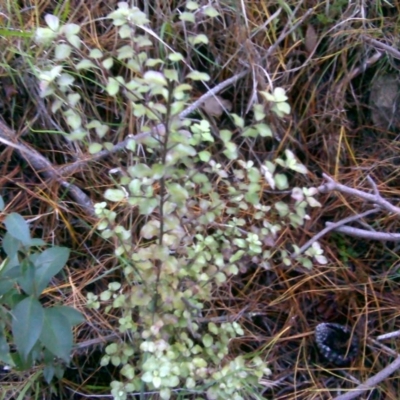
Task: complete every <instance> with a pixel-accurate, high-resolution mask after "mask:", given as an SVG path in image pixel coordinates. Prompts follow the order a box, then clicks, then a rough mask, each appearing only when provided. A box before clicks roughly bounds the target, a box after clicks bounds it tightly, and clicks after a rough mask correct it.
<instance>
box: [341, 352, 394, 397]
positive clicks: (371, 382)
mask: <svg viewBox="0 0 400 400" xmlns="http://www.w3.org/2000/svg"><path fill="white" fill-rule="evenodd" d="M399 368H400V356H399V357H397V358H396V359H395V360H394V361H393V362H392V363H391V364H389V365H388V366H387V367H386V368H384V369H382V370H381V371H379V372H378V373H377V374H376V375H374V376H372V377H371V378H369V379H367V380H366V381H365V382H364V383H362V384H361V385H358V386H357V387H356V388H355V389H354V390H351V391H349V392H347V393H345V394H342V395H340V396H337V397H335V398H334V400H352V399H355V398H357V397H358V396H361V395H362V394H364V393H365V391H366V390H371V389H373V388H374V387H375V386H376V385H378V384H379V383H381V382H382V381H383V380H385V379H386V378H387V377H389V376H390V375H392V374H393V373H394V372H396V371H397V370H398V369H399Z"/></svg>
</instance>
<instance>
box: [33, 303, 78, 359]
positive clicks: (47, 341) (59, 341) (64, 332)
mask: <svg viewBox="0 0 400 400" xmlns="http://www.w3.org/2000/svg"><path fill="white" fill-rule="evenodd" d="M44 325H45V327H46V329H43V330H42V333H41V335H40V342H41V343H42V344H43V346H45V347H46V349H48V350H49V351H51V352H52V353H53V354H54V355H55V356H57V357H60V358H61V359H63V360H64V361H66V362H68V361H69V358H70V353H71V349H72V339H73V338H72V330H71V324H70V321H69V319H68V318H65V316H64V314H63V313H62V312H60V311H59V310H58V309H55V308H46V309H45V310H44Z"/></svg>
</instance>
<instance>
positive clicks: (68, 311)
mask: <svg viewBox="0 0 400 400" xmlns="http://www.w3.org/2000/svg"><path fill="white" fill-rule="evenodd" d="M53 310H57V312H59V313H60V314H62V315H64V317H65V318H67V319H68V321H69V324H70V325H71V326H75V325H79V324H81V323H82V322H85V317H84V316H83V314H82V313H80V312H79V311H78V310H75V308H72V307H68V306H56V307H53Z"/></svg>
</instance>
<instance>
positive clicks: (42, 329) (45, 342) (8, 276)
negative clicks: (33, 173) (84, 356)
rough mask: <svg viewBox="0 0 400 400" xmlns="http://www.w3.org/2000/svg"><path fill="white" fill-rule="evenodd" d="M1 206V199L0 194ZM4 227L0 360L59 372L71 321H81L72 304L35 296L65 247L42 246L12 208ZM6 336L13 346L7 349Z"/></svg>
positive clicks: (48, 375)
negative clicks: (50, 303) (50, 302)
mask: <svg viewBox="0 0 400 400" xmlns="http://www.w3.org/2000/svg"><path fill="white" fill-rule="evenodd" d="M0 211H1V212H3V213H4V202H3V200H2V199H1V197H0ZM4 226H5V228H6V230H7V233H6V234H5V235H4V237H3V240H2V248H3V251H4V253H5V254H6V258H5V259H4V260H3V261H2V262H1V265H0V361H2V362H4V363H7V364H9V365H11V366H13V367H16V368H17V369H28V368H30V367H32V366H33V365H35V363H38V362H40V363H44V370H43V373H44V377H45V379H46V380H47V381H48V382H50V381H51V379H52V378H53V376H54V375H56V376H57V377H62V375H63V370H64V366H65V365H66V364H67V363H68V362H69V360H70V352H71V349H72V344H73V336H72V327H73V326H74V325H77V324H79V323H81V322H83V317H82V315H81V313H80V312H78V311H77V310H75V309H73V308H71V307H67V306H63V305H60V306H53V307H44V306H43V305H42V303H41V302H40V297H41V295H42V292H43V291H44V289H46V288H47V287H48V285H49V283H50V281H51V279H52V278H53V277H54V276H55V275H56V274H58V273H59V272H60V271H61V270H62V268H63V267H64V266H65V264H66V262H67V260H68V257H69V249H67V248H65V247H58V246H53V247H49V248H47V249H44V247H45V246H46V243H45V242H44V241H43V240H42V239H35V238H32V237H31V235H30V232H29V226H28V223H27V222H26V221H25V219H24V218H23V217H22V216H21V215H20V214H17V213H10V214H8V215H6V217H5V218H4ZM8 333H11V338H10V341H11V342H12V343H13V345H14V347H15V350H16V351H15V352H11V351H10V346H9V340H8Z"/></svg>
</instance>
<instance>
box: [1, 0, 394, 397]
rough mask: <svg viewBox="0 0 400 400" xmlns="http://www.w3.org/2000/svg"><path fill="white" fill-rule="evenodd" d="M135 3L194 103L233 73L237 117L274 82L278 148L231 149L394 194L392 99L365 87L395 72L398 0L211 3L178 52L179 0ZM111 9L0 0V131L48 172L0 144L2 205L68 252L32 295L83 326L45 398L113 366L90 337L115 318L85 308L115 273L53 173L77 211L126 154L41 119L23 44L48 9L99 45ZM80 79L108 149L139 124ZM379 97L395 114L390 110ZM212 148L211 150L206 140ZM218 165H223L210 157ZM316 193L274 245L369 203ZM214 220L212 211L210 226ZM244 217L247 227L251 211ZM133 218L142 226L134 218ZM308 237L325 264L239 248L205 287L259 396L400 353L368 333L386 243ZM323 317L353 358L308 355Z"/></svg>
mask: <svg viewBox="0 0 400 400" xmlns="http://www.w3.org/2000/svg"><path fill="white" fill-rule="evenodd" d="M137 3H138V4H137V5H138V6H139V7H140V8H141V9H143V10H144V11H145V12H146V13H148V15H149V16H150V19H151V20H152V26H153V27H154V29H155V30H156V31H157V34H158V35H159V36H160V37H161V38H162V39H163V41H164V43H160V44H159V47H158V48H156V49H155V51H156V52H159V55H158V56H159V57H162V55H163V46H165V45H170V46H172V47H174V48H176V49H177V50H179V51H180V52H182V53H183V54H185V55H186V57H187V60H189V61H190V63H191V65H192V66H193V67H195V68H197V69H198V70H200V71H204V72H207V73H208V74H209V75H210V76H211V78H212V80H211V81H210V82H208V87H206V86H205V85H198V86H197V87H196V90H195V93H194V98H193V101H194V100H196V98H198V97H200V96H201V95H202V94H204V93H205V92H207V91H208V90H209V88H212V87H214V86H216V85H217V84H219V83H220V82H222V81H224V80H226V79H228V78H230V77H232V76H234V75H238V74H241V78H240V79H238V80H237V81H236V82H234V83H233V84H232V85H230V86H228V87H227V88H226V89H225V90H224V91H222V92H221V93H219V96H221V98H222V99H225V100H227V101H229V102H230V104H231V106H232V111H233V112H235V113H236V114H238V115H241V116H243V117H244V118H246V115H247V113H248V111H249V109H250V106H251V104H252V101H253V99H254V96H256V95H257V93H256V91H255V90H256V88H257V90H268V89H270V88H271V84H273V85H274V87H275V86H279V87H284V88H285V89H286V90H287V92H288V93H289V97H290V101H289V103H290V104H291V106H292V113H291V115H290V116H288V117H286V118H285V119H284V120H282V119H278V118H276V117H274V116H271V119H270V120H269V121H268V123H269V124H270V126H271V127H272V128H273V131H274V133H275V135H276V136H277V137H279V138H280V139H279V145H278V146H276V145H274V144H273V143H272V141H269V140H268V139H264V140H260V139H258V140H257V141H256V142H254V141H249V140H247V139H243V138H238V139H237V145H238V146H239V147H240V152H241V156H242V158H243V160H254V161H259V160H261V161H264V160H265V159H271V158H273V157H275V155H277V154H279V153H280V152H281V150H283V149H286V148H289V149H291V150H292V151H293V152H294V153H295V154H296V155H297V157H299V159H300V160H301V161H302V162H303V163H304V165H306V166H307V168H308V169H309V171H310V172H309V174H308V175H307V177H306V178H304V180H303V181H302V182H299V183H298V185H300V186H309V187H311V186H319V185H321V184H322V183H323V177H322V174H323V173H326V174H328V175H329V176H332V177H333V178H334V179H335V180H336V181H337V182H340V183H342V184H344V185H346V186H348V187H351V188H355V189H359V190H363V191H369V190H370V189H371V186H370V184H369V182H368V180H367V176H370V177H371V178H372V180H373V181H374V182H375V184H376V186H377V188H378V190H379V193H380V194H381V195H382V196H383V197H384V198H386V199H387V200H389V201H391V202H392V203H393V204H397V202H398V198H399V196H400V193H399V187H400V185H399V183H400V180H399V179H400V172H399V168H398V164H399V150H400V149H399V143H400V142H399V140H398V138H397V135H398V133H399V125H400V124H399V123H398V111H399V103H398V97H399V95H398V90H396V91H395V92H396V93H395V94H394V95H393V101H392V103H390V104H389V105H388V104H386V103H387V102H386V103H385V99H386V97H387V96H386V93H387V91H386V89H385V88H383V89H382V87H377V86H376V85H377V84H376V83H375V86H374V90H371V88H372V87H373V85H374V82H376V80H377V79H381V80H380V81H378V83H379V84H381V85H383V84H384V83H385V82H387V79H386V80H385V79H383V80H382V78H379V77H382V76H386V75H387V74H390V76H391V77H395V80H397V79H398V78H399V73H398V66H399V65H400V64H399V61H398V58H399V57H398V55H397V53H396V47H397V44H398V43H397V42H396V40H397V39H396V38H397V37H398V36H399V27H400V22H399V17H398V16H399V15H400V3H399V2H398V1H397V0H391V1H379V0H376V1H369V2H364V1H354V2H347V1H341V0H336V1H325V2H320V1H315V0H305V1H292V0H288V1H286V2H285V1H278V0H276V1H275V0H262V1H257V0H245V1H229V0H217V1H213V4H214V7H216V8H217V9H218V11H219V13H220V17H219V18H216V19H214V20H213V23H212V24H211V23H210V24H207V25H206V24H205V25H202V26H195V27H194V29H196V33H197V34H198V33H201V32H202V31H205V32H207V35H208V38H209V39H210V45H207V46H199V47H198V48H197V51H196V52H194V51H192V50H190V51H189V47H188V46H187V45H186V44H187V42H186V38H187V34H188V32H187V31H186V30H185V27H184V25H183V24H182V23H181V21H179V19H177V17H176V15H177V10H179V9H180V7H181V6H182V5H183V3H184V2H178V1H173V0H169V1H167V0H157V1H154V2H147V1H144V2H141V1H138V2H137ZM181 3H182V4H181ZM32 4H34V5H32ZM115 5H116V2H113V1H111V2H110V1H107V2H106V1H92V2H87V1H78V0H70V1H68V0H65V1H61V2H54V1H50V0H48V1H46V0H44V1H39V0H35V2H34V3H32V2H31V1H25V0H21V1H19V2H16V1H11V0H5V1H4V2H3V3H2V5H1V6H0V7H2V8H0V20H1V24H2V25H3V28H1V29H0V43H1V44H2V45H1V48H2V52H1V54H0V90H1V97H0V112H1V118H2V119H1V120H0V138H3V139H4V138H7V137H10V136H9V135H10V134H12V135H14V137H15V141H14V143H15V144H17V143H20V144H23V145H24V146H27V147H28V148H29V149H33V150H35V151H37V152H38V153H39V154H40V155H42V156H43V157H44V158H45V159H46V160H48V162H49V163H50V164H49V165H51V168H53V169H54V171H55V173H54V174H48V170H46V167H45V166H43V165H42V166H40V165H35V164H34V162H32V160H29V159H28V158H26V157H24V156H23V153H18V152H17V150H16V149H15V148H13V147H11V146H9V145H7V143H4V142H3V144H0V193H1V195H2V196H3V197H4V199H5V201H6V203H7V204H8V208H9V209H10V210H12V211H15V212H19V213H21V214H22V215H24V216H26V217H27V218H28V219H30V220H32V223H31V226H32V230H33V233H34V234H35V235H36V236H37V237H42V238H44V239H45V240H46V241H48V242H54V243H57V244H58V245H63V246H67V247H70V248H71V249H72V252H73V256H72V257H71V259H70V262H69V265H68V268H67V269H66V270H65V271H64V274H63V275H62V276H60V277H59V278H58V279H57V280H54V282H53V286H52V287H51V288H49V289H48V290H47V291H46V293H44V301H46V302H48V303H49V304H52V303H59V302H61V303H64V304H67V305H72V306H74V307H77V308H78V309H79V310H80V311H82V312H83V313H84V314H85V315H86V318H87V321H88V323H87V324H85V325H83V326H80V327H79V328H78V329H77V330H76V341H77V346H76V349H75V350H74V357H73V368H70V369H69V370H68V371H67V373H66V376H65V378H64V379H63V380H62V381H61V382H59V383H57V384H55V386H54V388H53V391H54V393H57V395H56V394H54V398H63V399H67V398H71V399H78V398H79V399H80V398H84V397H85V396H88V397H89V398H90V396H91V395H94V394H98V395H101V394H103V393H107V390H108V384H109V382H110V381H111V380H112V378H113V374H114V373H115V371H113V369H112V368H110V367H107V368H100V367H99V359H100V356H101V348H102V345H103V344H104V343H105V342H106V340H107V338H109V337H110V335H111V336H112V335H114V330H113V324H114V317H113V316H112V315H106V314H102V313H97V312H94V311H92V310H90V311H89V310H87V309H85V294H86V292H87V291H94V292H98V291H101V290H104V289H105V288H106V286H107V282H108V281H109V280H112V279H113V276H114V275H115V274H118V271H117V270H116V269H115V267H116V259H115V257H114V256H113V248H108V247H107V244H106V243H105V242H104V240H102V239H101V238H100V237H99V236H98V234H97V233H96V231H95V229H94V227H93V226H94V219H93V217H92V216H91V215H90V212H89V211H88V209H85V208H84V207H82V205H84V203H81V204H80V205H79V204H78V201H77V198H74V197H73V196H71V194H70V193H68V191H67V190H66V188H65V187H64V186H63V184H62V181H68V182H69V183H72V184H73V185H75V186H76V187H77V188H78V189H80V190H81V191H82V192H83V195H86V196H87V197H88V199H89V200H88V201H89V203H88V204H89V208H90V203H95V202H97V201H101V200H102V193H103V192H104V190H105V189H106V188H108V187H111V186H112V183H113V182H112V175H110V174H109V171H110V169H112V168H118V167H119V166H121V167H123V166H124V165H125V164H126V160H125V159H124V158H125V157H127V155H126V153H125V152H124V151H121V152H115V153H110V154H109V155H108V156H106V157H96V156H90V155H88V154H87V153H86V152H85V149H84V148H83V147H80V146H75V145H72V144H71V143H67V142H65V141H64V140H63V139H62V138H61V137H60V136H59V135H57V133H56V132H57V131H61V132H62V131H64V130H65V129H67V125H66V123H65V121H63V120H61V119H55V118H54V116H53V115H52V113H51V111H50V109H49V106H48V104H47V103H46V101H45V100H44V99H42V98H40V96H39V95H38V93H39V88H38V82H37V80H36V78H35V77H34V75H33V74H32V65H35V62H36V59H35V56H36V55H35V51H36V50H35V49H34V48H33V47H32V48H33V50H31V47H30V46H29V43H30V41H31V39H30V38H29V35H28V34H27V33H29V32H32V31H33V30H34V29H35V28H36V27H37V26H38V25H40V24H43V16H44V15H45V14H46V13H53V14H54V13H56V14H58V15H60V16H62V17H64V18H65V19H66V20H68V21H69V22H74V23H77V24H80V25H81V26H82V33H83V34H84V36H83V40H84V42H86V43H87V44H88V45H94V44H96V45H97V46H99V48H102V49H107V50H110V51H112V50H113V48H114V46H115V43H114V34H113V32H111V31H110V30H109V29H108V28H107V29H106V28H105V25H103V22H102V16H104V15H105V14H106V13H108V12H109V10H110V9H112V8H113V7H114V6H115ZM24 33H25V34H26V35H24ZM383 45H385V46H387V47H386V48H385V46H383ZM153 56H154V57H157V54H154V55H153ZM121 68H122V67H121ZM121 71H122V70H121ZM121 71H118V73H119V74H121ZM377 77H378V78H377ZM91 78H93V77H90V76H87V77H85V79H82V81H81V85H82V93H83V94H84V96H86V98H87V99H88V100H89V101H87V102H86V104H90V107H89V108H88V109H85V110H82V111H83V112H84V113H85V114H86V115H88V116H89V115H90V116H93V117H96V116H98V115H101V118H102V119H103V120H104V121H107V122H108V123H112V124H114V126H115V129H114V130H113V131H112V133H108V135H109V138H108V140H109V141H110V142H112V143H114V144H116V143H118V142H121V141H122V140H124V139H125V138H126V137H127V135H128V134H132V133H133V134H135V133H137V132H140V126H138V125H137V122H136V120H135V117H134V116H133V114H132V113H130V112H129V110H128V109H127V112H126V113H125V114H124V115H121V113H120V112H119V110H120V107H121V105H120V104H115V103H114V100H113V99H111V98H109V97H108V96H107V94H106V92H100V91H97V90H94V87H92V86H91V85H90V79H91ZM396 82H397V81H396ZM395 85H397V86H396V87H397V88H398V86H399V85H398V84H397V83H396V84H395ZM379 96H381V98H379ZM370 97H372V98H370ZM386 100H387V99H386ZM225 104H226V105H227V104H229V103H225ZM371 104H372V105H371ZM126 107H128V105H126ZM390 108H391V109H392V110H394V112H393V115H394V118H389V119H388V117H387V114H388V109H390ZM208 111H209V110H208ZM201 112H203V113H204V115H205V117H206V118H208V119H209V120H210V122H211V124H212V125H214V126H216V127H218V128H221V127H223V126H224V124H229V120H228V118H226V116H225V115H222V116H221V117H215V116H213V115H210V114H211V113H210V112H208V113H207V107H206V105H205V107H203V111H201ZM377 113H378V114H379V113H383V115H384V117H382V116H380V115H378V114H377ZM382 118H383V122H379V121H382ZM388 121H389V122H388ZM7 132H8V133H7ZM212 150H213V151H214V154H217V152H218V148H217V147H215V148H214V149H212ZM216 157H218V156H216ZM80 160H84V162H81V163H79V168H76V169H74V168H70V169H69V170H68V168H67V169H66V166H68V165H70V164H72V165H76V164H74V163H78V161H80ZM220 162H221V163H226V160H225V158H224V157H223V156H222V155H221V157H220ZM57 176H58V178H57V179H56V177H57ZM263 189H264V192H263V193H260V196H268V197H269V196H275V197H276V201H278V200H279V199H280V196H282V194H279V193H275V192H274V191H272V190H270V188H269V186H268V185H267V183H264V187H263ZM78 198H79V197H78ZM318 200H319V201H320V202H321V203H322V207H321V208H315V209H313V213H312V214H311V219H310V221H309V222H308V223H307V225H306V227H305V229H303V230H296V231H294V230H292V229H290V228H289V227H288V228H287V229H286V230H284V231H283V232H282V234H281V235H280V237H279V240H278V242H277V243H276V245H277V246H279V247H284V246H285V243H286V241H287V240H288V239H290V241H291V242H294V243H297V244H298V245H299V246H301V245H302V244H304V243H305V242H306V241H307V240H309V239H310V238H311V237H312V236H314V235H315V234H316V233H318V232H319V231H321V230H322V229H323V228H324V226H325V223H326V222H329V221H338V220H341V219H342V218H345V217H348V216H350V215H354V214H359V213H362V212H364V211H366V210H367V209H368V208H370V204H368V203H367V202H366V201H365V200H363V199H360V198H359V197H357V196H349V195H346V194H343V193H339V192H328V193H326V194H321V195H320V196H319V198H318ZM124 218H126V219H129V218H131V219H133V221H131V224H132V223H133V224H135V218H138V217H135V216H134V215H133V216H132V215H125V216H121V219H122V220H123V219H124ZM226 218H228V216H223V217H222V220H221V221H222V222H223V220H224V219H226ZM246 219H247V221H248V223H249V224H250V225H251V224H252V217H251V215H250V214H249V213H248V214H247V215H246ZM398 221H399V215H393V214H389V213H388V212H384V211H378V212H376V213H375V214H373V215H372V216H369V217H366V218H365V219H364V220H363V222H362V224H361V226H362V225H364V228H365V226H369V227H370V228H373V229H375V230H377V231H381V232H393V233H394V232H397V231H398V230H399V222H398ZM136 222H137V224H140V220H139V219H138V220H137V221H136ZM320 243H321V245H322V247H323V248H324V250H325V254H326V256H327V258H328V259H329V263H328V264H327V265H325V266H315V267H314V268H313V269H312V270H310V271H305V270H301V269H293V268H286V267H285V266H283V265H281V264H278V263H276V264H272V265H271V268H270V269H269V270H266V269H265V268H263V267H261V266H260V265H257V264H255V263H253V262H252V260H251V259H249V260H248V262H247V263H244V264H243V265H242V271H241V273H240V274H239V275H238V276H237V277H235V278H232V279H231V281H230V282H229V283H228V284H226V285H225V286H223V288H222V289H220V290H218V291H216V293H215V296H214V301H213V302H212V303H211V304H209V310H208V312H207V315H206V316H207V317H208V318H219V317H221V316H225V318H233V319H236V320H237V321H239V322H240V323H241V324H242V325H243V326H244V327H245V329H246V335H245V336H244V337H243V338H241V339H240V340H236V341H234V342H233V343H232V352H233V353H249V352H257V353H258V354H262V355H264V356H265V355H267V360H268V363H269V366H270V368H271V370H272V371H273V375H272V376H271V377H270V378H269V379H270V380H265V381H263V384H264V387H265V391H264V393H263V394H262V396H263V397H265V398H273V399H275V400H278V399H282V400H283V399H285V400H290V399H293V400H294V399H296V400H300V399H304V400H306V399H307V400H311V399H329V398H331V397H335V396H336V395H338V394H339V392H338V390H339V389H340V390H343V389H346V388H347V389H351V388H354V387H355V386H356V385H357V384H358V383H360V382H363V381H365V380H366V379H367V378H369V377H370V376H372V375H374V374H376V373H378V372H379V371H380V370H382V369H383V368H384V367H385V366H386V365H388V364H389V363H390V362H392V361H393V359H394V358H395V357H396V356H397V355H398V354H400V348H399V344H398V340H397V339H396V338H395V339H390V340H386V341H376V340H375V339H376V338H377V337H378V336H379V335H382V334H385V333H388V332H392V331H397V330H400V319H399V315H398V313H399V304H400V288H399V279H400V275H399V260H398V246H397V244H396V242H394V243H392V242H389V241H386V242H379V241H372V240H367V239H360V238H355V237H351V236H347V235H343V234H340V233H329V234H328V235H326V236H325V237H324V238H322V239H321V240H320ZM266 245H267V244H266ZM321 322H335V323H339V324H343V325H347V326H349V327H351V329H352V330H353V332H354V334H356V335H358V336H359V338H360V349H359V353H358V356H357V357H356V359H355V360H354V361H353V362H352V363H351V365H348V366H345V367H336V366H335V365H331V364H329V363H328V362H326V360H324V359H323V358H321V356H320V355H319V353H318V352H317V349H316V344H315V340H314V330H315V327H316V325H317V324H319V323H321ZM30 374H32V375H30ZM34 374H35V371H31V372H30V373H28V374H27V373H24V374H23V375H22V374H21V375H15V376H14V375H13V376H8V377H4V380H5V381H4V383H3V384H4V385H9V387H14V389H15V393H17V392H19V391H20V390H21V388H23V387H25V386H26V383H27V382H28V379H29V376H33V375H34ZM399 378H400V376H399V374H398V373H394V374H393V375H392V377H391V378H390V379H386V380H385V381H384V382H382V383H380V385H379V386H378V387H377V388H376V389H374V390H373V391H372V392H370V395H369V397H365V398H368V399H393V400H395V399H398V393H400V384H399V382H400V381H399ZM41 390H43V391H45V393H47V396H50V392H49V389H47V388H45V387H44V386H41ZM74 393H75V394H74ZM79 393H80V394H79ZM45 398H50V397H45Z"/></svg>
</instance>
